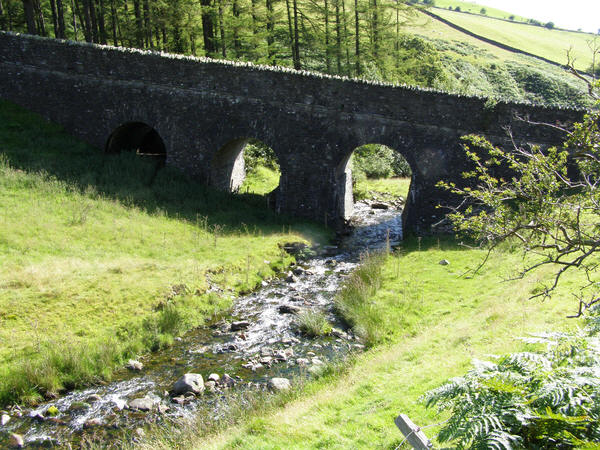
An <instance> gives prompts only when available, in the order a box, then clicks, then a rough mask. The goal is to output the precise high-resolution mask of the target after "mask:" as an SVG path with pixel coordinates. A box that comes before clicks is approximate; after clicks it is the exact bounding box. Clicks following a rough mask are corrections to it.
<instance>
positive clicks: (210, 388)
mask: <svg viewBox="0 0 600 450" xmlns="http://www.w3.org/2000/svg"><path fill="white" fill-rule="evenodd" d="M204 387H205V388H206V390H207V391H208V392H215V391H216V390H217V383H215V382H214V381H212V380H209V381H207V382H206V383H204Z"/></svg>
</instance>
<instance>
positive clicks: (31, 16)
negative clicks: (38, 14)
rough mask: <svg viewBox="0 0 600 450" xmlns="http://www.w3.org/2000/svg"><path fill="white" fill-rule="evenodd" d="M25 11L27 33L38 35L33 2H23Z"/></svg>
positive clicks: (29, 0)
mask: <svg viewBox="0 0 600 450" xmlns="http://www.w3.org/2000/svg"><path fill="white" fill-rule="evenodd" d="M23 11H24V12H25V22H26V23H27V33H29V34H37V28H36V26H35V12H34V10H33V0H23Z"/></svg>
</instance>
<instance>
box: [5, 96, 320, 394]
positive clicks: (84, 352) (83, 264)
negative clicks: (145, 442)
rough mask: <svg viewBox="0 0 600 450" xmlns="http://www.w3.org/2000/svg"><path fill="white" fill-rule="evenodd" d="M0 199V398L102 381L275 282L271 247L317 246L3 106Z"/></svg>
mask: <svg viewBox="0 0 600 450" xmlns="http://www.w3.org/2000/svg"><path fill="white" fill-rule="evenodd" d="M0 204H1V205H2V210H1V213H0V229H2V232H1V233H0V403H1V404H6V403H8V402H12V401H16V400H18V401H30V402H34V401H36V400H37V399H39V398H40V396H41V395H44V394H51V393H54V392H57V391H59V390H61V389H63V388H72V387H75V386H80V385H82V384H85V383H89V382H92V381H94V380H96V379H98V378H109V377H110V374H111V372H112V371H113V369H114V368H115V367H116V366H118V365H119V364H121V363H122V362H123V360H124V359H126V358H128V357H130V356H134V355H138V354H140V353H142V352H144V351H147V350H151V349H157V348H159V347H161V346H165V345H168V344H169V343H170V342H171V341H172V339H173V337H174V336H177V335H178V334H181V333H182V332H184V331H185V330H187V329H189V328H190V327H193V326H195V325H198V324H200V323H202V322H203V321H205V320H206V319H207V318H210V317H212V316H213V315H214V314H215V313H217V312H219V311H222V310H224V309H225V308H227V307H228V306H229V305H230V302H231V298H232V296H234V295H236V294H237V293H238V292H244V291H248V290H250V289H252V288H253V287H254V286H256V285H257V284H259V283H260V280H261V279H263V278H266V277H271V276H273V275H274V274H275V273H276V271H278V270H280V269H281V267H282V266H283V265H285V264H287V263H289V261H290V259H289V257H287V256H285V255H284V254H282V253H281V251H280V250H279V248H278V245H277V244H278V243H281V242H284V241H291V240H299V239H323V238H324V232H323V230H322V229H320V228H318V227H316V226H312V225H310V224H306V223H294V225H293V227H292V226H291V225H290V222H289V221H288V219H286V218H282V217H279V216H277V215H275V214H274V213H273V212H271V211H269V210H267V209H265V207H264V206H263V205H264V204H265V202H264V199H263V198H262V197H259V196H253V195H244V196H239V197H234V196H230V195H226V194H223V193H219V192H214V191H211V190H208V189H207V188H205V187H203V186H201V185H199V184H197V183H195V182H193V181H192V180H189V179H186V178H185V177H183V176H182V175H181V174H180V173H178V172H176V171H173V170H171V169H169V168H165V169H161V170H160V171H158V172H157V173H155V166H154V164H153V163H150V162H148V161H142V160H140V159H139V158H136V157H135V155H132V154H122V155H109V156H107V155H104V154H103V153H102V152H100V151H99V150H97V149H94V148H91V147H89V146H87V145H85V144H83V143H81V142H78V141H76V140H74V139H72V138H70V137H69V136H67V135H66V134H64V133H62V132H61V130H60V129H59V127H57V126H55V125H52V124H48V123H46V122H45V121H44V120H43V119H41V118H40V117H38V116H36V115H33V114H30V113H28V112H26V111H24V110H22V109H20V108H18V107H16V106H14V105H11V104H8V103H5V102H0ZM210 285H216V286H219V287H220V288H221V289H223V292H222V293H220V294H215V293H214V292H213V293H209V292H208V288H209V286H210Z"/></svg>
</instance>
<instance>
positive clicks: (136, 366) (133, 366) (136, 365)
mask: <svg viewBox="0 0 600 450" xmlns="http://www.w3.org/2000/svg"><path fill="white" fill-rule="evenodd" d="M125 367H127V368H128V369H129V370H135V371H138V372H139V371H140V370H142V369H143V368H144V365H143V364H142V363H141V362H139V361H137V360H135V359H130V360H129V361H127V365H126V366H125Z"/></svg>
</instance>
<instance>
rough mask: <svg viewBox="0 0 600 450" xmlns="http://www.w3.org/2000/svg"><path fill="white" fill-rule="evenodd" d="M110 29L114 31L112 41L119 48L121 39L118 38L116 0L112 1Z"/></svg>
mask: <svg viewBox="0 0 600 450" xmlns="http://www.w3.org/2000/svg"><path fill="white" fill-rule="evenodd" d="M110 27H111V30H112V39H113V44H114V46H115V47H118V46H119V38H118V35H119V33H118V18H117V8H116V6H115V0H110Z"/></svg>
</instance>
